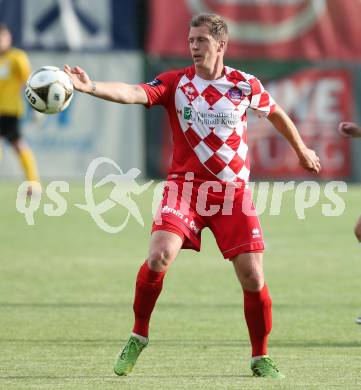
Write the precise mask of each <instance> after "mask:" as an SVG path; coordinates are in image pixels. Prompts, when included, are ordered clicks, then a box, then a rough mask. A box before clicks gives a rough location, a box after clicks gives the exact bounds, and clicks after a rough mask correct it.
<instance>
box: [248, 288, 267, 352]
mask: <svg viewBox="0 0 361 390" xmlns="http://www.w3.org/2000/svg"><path fill="white" fill-rule="evenodd" d="M243 294H244V316H245V317H246V322H247V326H248V332H249V337H250V339H251V344H252V356H260V355H267V336H268V335H269V333H270V332H271V329H272V300H271V297H270V296H269V293H268V288H267V286H266V285H264V286H263V288H262V289H261V290H260V291H247V290H243Z"/></svg>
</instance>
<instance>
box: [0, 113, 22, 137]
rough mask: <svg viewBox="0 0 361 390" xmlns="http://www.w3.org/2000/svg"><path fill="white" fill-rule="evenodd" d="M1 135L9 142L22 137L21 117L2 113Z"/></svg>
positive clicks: (0, 120)
mask: <svg viewBox="0 0 361 390" xmlns="http://www.w3.org/2000/svg"><path fill="white" fill-rule="evenodd" d="M0 137H4V138H5V139H6V140H7V141H9V142H14V141H17V140H18V139H19V138H20V126H19V118H17V117H16V116H6V115H0Z"/></svg>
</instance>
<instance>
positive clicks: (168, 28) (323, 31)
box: [148, 0, 361, 61]
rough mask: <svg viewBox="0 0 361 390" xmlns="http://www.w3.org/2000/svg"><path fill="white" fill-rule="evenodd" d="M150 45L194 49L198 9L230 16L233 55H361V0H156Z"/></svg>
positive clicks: (162, 50) (174, 51)
mask: <svg viewBox="0 0 361 390" xmlns="http://www.w3.org/2000/svg"><path fill="white" fill-rule="evenodd" d="M150 12H151V20H150V31H149V41H148V51H149V52H150V53H151V54H157V55H164V56H179V57H184V56H186V55H188V47H187V34H188V25H189V21H190V19H191V17H192V15H193V14H197V13H202V12H207V13H217V14H220V15H222V16H224V17H225V19H226V21H227V23H228V25H229V27H230V45H229V48H228V52H227V55H228V56H229V57H230V58H275V59H286V58H287V59H310V60H319V59H326V58H328V59H343V60H356V61H360V59H361V39H360V32H359V26H360V15H361V1H358V0H272V1H271V0H177V1H170V0H151V1H150Z"/></svg>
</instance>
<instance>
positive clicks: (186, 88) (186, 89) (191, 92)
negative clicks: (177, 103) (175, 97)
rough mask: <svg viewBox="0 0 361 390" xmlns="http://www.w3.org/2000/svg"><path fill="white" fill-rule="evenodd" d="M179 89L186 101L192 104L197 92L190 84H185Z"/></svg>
mask: <svg viewBox="0 0 361 390" xmlns="http://www.w3.org/2000/svg"><path fill="white" fill-rule="evenodd" d="M180 89H181V90H182V92H183V93H184V94H185V95H186V96H187V99H188V101H189V102H190V103H192V102H193V100H195V99H196V98H197V96H198V95H199V94H198V91H197V90H196V88H195V86H194V85H193V84H192V83H188V84H185V85H183V86H181V87H180Z"/></svg>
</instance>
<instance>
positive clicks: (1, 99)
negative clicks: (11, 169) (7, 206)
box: [0, 24, 40, 195]
mask: <svg viewBox="0 0 361 390" xmlns="http://www.w3.org/2000/svg"><path fill="white" fill-rule="evenodd" d="M29 74H30V62H29V59H28V57H27V55H26V53H25V52H24V51H22V50H20V49H17V48H14V47H12V36H11V33H10V30H9V29H8V28H7V26H6V25H4V24H0V137H1V138H4V139H5V140H6V141H8V142H9V143H10V144H11V146H12V147H13V148H14V150H15V152H16V154H17V156H18V158H19V161H20V163H21V166H22V168H23V171H24V175H25V177H26V180H28V181H33V182H35V183H34V184H33V186H30V187H29V189H28V194H29V195H30V194H31V193H32V192H33V191H34V190H35V189H36V190H39V189H40V181H39V176H38V172H37V167H36V162H35V159H34V156H33V153H32V151H31V150H30V148H29V147H28V146H27V144H26V143H25V141H24V140H23V139H22V137H21V132H20V117H21V116H22V115H23V112H24V107H23V98H22V89H23V86H24V84H25V82H26V80H27V78H28V77H29ZM0 152H1V150H0Z"/></svg>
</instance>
